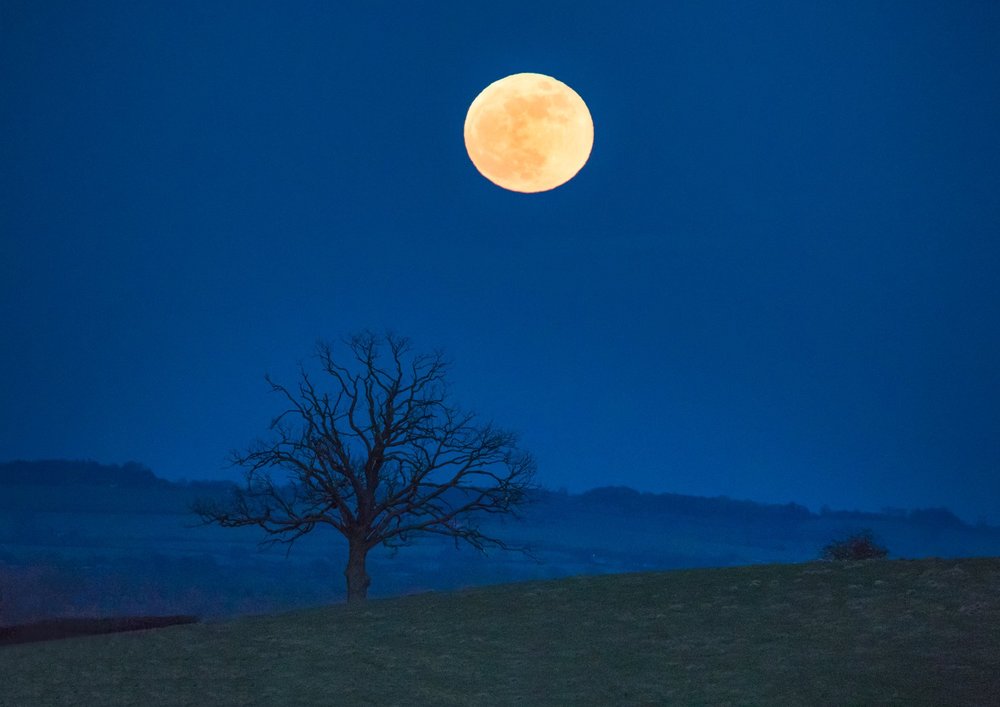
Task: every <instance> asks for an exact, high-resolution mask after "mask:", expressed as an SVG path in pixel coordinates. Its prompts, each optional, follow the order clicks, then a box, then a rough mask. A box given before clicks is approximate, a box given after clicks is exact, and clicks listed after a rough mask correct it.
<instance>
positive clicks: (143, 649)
mask: <svg viewBox="0 0 1000 707" xmlns="http://www.w3.org/2000/svg"><path fill="white" fill-rule="evenodd" d="M998 627H1000V558H980V559H963V560H933V559H932V560H879V561H869V562H862V563H845V564H834V563H818V562H814V563H806V564H795V565H757V566H751V567H736V568H725V569H710V570H683V571H672V572H657V573H643V574H626V575H604V576H598V577H574V578H569V579H560V580H554V581H544V582H528V583H521V584H509V585H499V586H492V587H481V588H477V589H470V590H464V591H459V592H453V593H443V594H424V595H416V596H410V597H401V598H395V599H384V600H376V601H370V602H368V603H367V604H365V605H363V606H361V607H358V608H355V607H350V608H349V607H346V606H343V605H340V606H331V607H327V608H322V609H313V610H309V611H299V612H294V613H288V614H279V615H269V616H258V617H247V618H242V619H238V620H233V621H229V622H225V623H217V624H195V625H188V626H176V627H170V628H165V629H159V630H155V631H148V632H139V633H125V634H114V635H108V636H93V637H86V638H73V639H67V640H62V641H53V642H48V643H36V644H26V645H19V646H9V647H4V648H0V704H3V705H18V706H21V705H138V704H142V705H249V704H261V705H277V704H283V705H284V704H287V705H355V704H357V705H369V704H370V705H406V706H407V707H410V706H415V705H478V704H482V705H507V704H523V705H549V704H551V705H712V706H713V707H720V706H722V705H809V706H810V707H812V706H820V705H838V706H841V705H865V706H868V705H907V706H917V705H934V706H935V707H938V706H940V705H997V704H1000V630H998Z"/></svg>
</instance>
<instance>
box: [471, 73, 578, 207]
mask: <svg viewBox="0 0 1000 707" xmlns="http://www.w3.org/2000/svg"><path fill="white" fill-rule="evenodd" d="M593 145H594V121H593V120H592V119H591V117H590V111H589V110H587V104H586V103H584V102H583V99H582V98H580V96H579V95H578V94H577V92H576V91H574V90H573V89H572V88H570V87H569V86H567V85H566V84H564V83H563V82H562V81H558V80H556V79H554V78H552V77H551V76H546V75H544V74H513V75H511V76H508V77H506V78H503V79H500V80H499V81H494V82H493V83H491V84H490V85H489V86H487V87H486V88H485V89H483V92H482V93H480V94H479V95H478V96H476V100H474V101H473V102H472V105H471V106H469V113H468V115H466V116H465V149H466V150H467V151H468V152H469V158H470V159H471V160H472V164H474V165H475V166H476V169H478V170H479V172H480V173H481V174H482V175H483V176H484V177H486V178H487V179H489V180H490V181H491V182H493V183H494V184H496V185H497V186H500V187H503V188H504V189H509V190H511V191H517V192H525V193H533V192H539V191H548V190H550V189H555V188H556V187H558V186H560V185H562V184H565V183H566V182H568V181H569V180H570V179H572V178H573V177H574V176H575V175H576V173H577V172H579V171H580V168H581V167H583V165H584V164H586V162H587V158H588V157H590V150H591V148H592V147H593Z"/></svg>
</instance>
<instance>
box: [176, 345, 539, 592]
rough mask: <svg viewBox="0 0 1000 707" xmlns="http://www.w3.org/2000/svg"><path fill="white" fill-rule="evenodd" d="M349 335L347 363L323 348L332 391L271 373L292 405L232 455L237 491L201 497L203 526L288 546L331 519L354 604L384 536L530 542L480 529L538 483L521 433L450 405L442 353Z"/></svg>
mask: <svg viewBox="0 0 1000 707" xmlns="http://www.w3.org/2000/svg"><path fill="white" fill-rule="evenodd" d="M345 344H346V346H347V351H346V352H345V357H346V359H347V360H346V361H345V360H343V359H342V358H341V357H340V355H339V353H337V354H335V352H334V350H333V347H332V346H330V345H329V344H327V343H324V342H320V343H318V344H317V347H316V352H317V356H318V358H319V361H320V364H321V367H322V371H323V373H324V374H325V377H326V379H327V381H326V382H327V383H328V384H329V385H330V388H331V391H330V392H325V391H322V390H321V389H320V388H319V387H317V386H316V385H315V384H314V382H313V379H312V378H311V377H310V375H309V374H308V373H307V372H306V370H305V369H304V368H302V369H301V371H300V380H299V383H298V388H297V390H291V389H289V388H286V387H285V386H283V385H280V384H278V383H275V382H274V381H273V380H272V379H271V378H270V376H268V377H267V378H266V379H267V381H268V383H269V384H270V385H271V388H272V390H273V391H275V392H277V393H279V394H280V395H281V396H282V397H283V398H284V399H285V400H286V402H287V403H288V404H289V407H288V409H286V410H285V411H284V412H282V413H281V414H280V415H278V416H277V417H276V418H275V419H274V420H273V421H272V422H271V431H272V432H273V435H272V439H271V440H270V441H264V440H261V441H258V442H257V443H256V444H254V445H253V446H251V447H250V448H249V449H248V450H247V451H246V452H243V453H239V452H236V453H234V454H233V462H234V464H235V465H238V466H242V467H244V468H245V469H246V472H245V484H244V485H243V486H241V487H238V488H237V489H236V490H235V491H234V493H233V496H232V498H231V499H229V500H228V501H227V502H220V501H212V500H201V501H198V502H197V503H195V505H194V511H195V512H196V513H197V514H198V515H199V516H200V517H201V518H202V520H203V521H204V522H205V523H216V524H219V525H221V526H223V527H241V526H259V527H260V528H263V529H264V530H265V531H266V532H267V533H268V535H269V536H270V537H269V538H267V539H266V540H265V541H264V542H265V543H287V544H288V545H289V550H290V549H291V547H290V546H291V544H293V543H294V542H295V541H296V540H297V539H298V538H300V537H302V536H303V535H305V534H306V533H309V532H312V531H313V530H315V529H316V528H317V527H318V526H320V525H328V526H330V527H331V528H333V529H335V530H336V531H338V532H339V533H341V534H342V535H343V536H344V537H345V538H346V539H347V542H348V559H347V568H346V570H345V572H344V574H345V576H346V578H347V601H348V603H352V602H356V601H361V600H364V599H365V598H366V596H367V592H368V586H369V584H370V581H371V580H370V578H369V576H368V573H367V571H366V569H365V561H366V557H367V555H368V552H369V551H370V550H371V549H372V548H374V547H376V546H378V545H380V544H381V545H386V546H388V547H393V548H396V547H400V546H404V545H407V544H409V542H410V541H411V540H412V539H413V538H414V537H415V536H417V535H419V534H437V535H445V536H449V537H453V538H454V539H455V544H456V545H458V543H459V540H464V541H465V542H467V543H469V544H471V545H472V546H474V547H475V548H476V549H478V550H480V551H482V552H485V550H486V548H487V547H498V548H501V549H505V550H521V551H526V549H525V548H515V547H511V546H509V545H507V544H506V543H505V542H503V541H502V540H500V539H498V538H493V537H490V536H488V535H485V534H484V533H483V532H482V531H481V530H480V528H479V522H480V521H481V520H482V519H483V518H484V517H485V514H495V513H513V512H515V510H516V507H517V506H518V505H519V504H522V503H524V502H525V501H526V500H527V493H526V492H527V491H528V490H529V489H531V488H533V485H532V482H533V478H534V474H535V462H534V459H533V458H532V457H531V455H530V454H528V453H526V452H524V451H522V450H521V449H519V448H518V446H517V437H516V435H515V434H514V433H513V432H510V431H507V430H504V429H500V428H498V427H496V426H494V425H493V424H492V422H485V423H484V422H479V421H478V420H477V418H476V415H475V414H474V413H471V412H465V411H462V410H461V409H459V408H458V407H456V406H455V405H454V404H453V403H451V402H450V400H449V397H448V392H447V389H446V380H445V378H446V372H447V368H448V363H447V361H446V360H445V358H444V357H443V355H442V354H441V353H440V352H435V353H430V354H415V353H414V352H413V351H412V348H411V345H410V342H409V340H408V339H406V338H405V337H400V336H397V335H394V334H392V333H388V334H385V335H384V336H378V335H375V334H373V333H371V332H368V331H366V332H362V333H360V334H356V335H354V336H353V337H351V338H350V339H348V340H347V341H346V342H345ZM273 471H280V472H281V473H283V474H284V476H285V480H284V483H282V482H281V481H279V480H276V479H275V478H274V477H273V476H272V472H273Z"/></svg>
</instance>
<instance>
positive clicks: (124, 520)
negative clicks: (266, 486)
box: [0, 467, 1000, 625]
mask: <svg viewBox="0 0 1000 707" xmlns="http://www.w3.org/2000/svg"><path fill="white" fill-rule="evenodd" d="M101 468H106V467H101ZM29 480H30V479H29ZM128 480H129V477H126V478H125V479H124V481H128ZM139 482H142V483H144V484H146V485H145V486H143V485H141V484H140V483H139ZM222 492H223V489H222V487H217V486H212V485H202V486H199V485H191V486H185V485H181V484H171V483H169V482H165V481H163V480H160V479H156V478H155V477H153V476H152V475H151V474H150V475H149V479H144V478H139V479H138V481H136V483H135V485H133V486H129V485H127V484H124V483H117V484H114V483H111V482H104V483H102V484H100V485H98V484H91V485H81V484H76V485H63V486H45V485H33V484H30V483H28V484H25V483H21V484H19V485H7V486H3V487H2V488H0V595H2V596H0V625H11V624H16V623H25V622H29V621H35V620H39V619H47V618H55V617H73V616H77V617H79V616H88V617H89V616H96V617H106V616H118V615H154V614H159V615H166V614H195V615H198V616H200V617H202V618H205V619H217V618H223V617H232V616H237V615H241V614H251V613H264V612H273V611H281V610H289V609H294V608H303V607H309V606H318V605H323V604H329V603H332V602H336V601H340V600H342V599H343V596H344V578H343V563H344V561H345V558H346V548H345V546H344V543H343V541H342V539H341V538H340V537H339V536H338V535H337V534H336V533H334V532H331V531H328V532H323V531H324V530H326V529H325V528H320V529H319V530H317V532H315V533H313V534H312V535H310V536H307V537H305V538H303V539H302V540H300V541H299V543H297V544H296V546H295V547H294V548H293V549H292V552H291V554H290V555H289V556H288V557H287V558H286V557H285V548H283V547H277V548H271V549H269V550H267V551H264V552H261V551H260V550H259V548H258V545H257V544H258V541H259V540H260V539H261V538H262V535H261V532H260V531H258V530H256V529H252V528H247V529H223V528H218V527H214V526H208V527H206V526H197V525H196V523H197V519H196V518H195V517H194V516H193V515H191V514H190V513H189V512H188V508H189V506H190V503H191V502H192V501H193V500H194V499H195V498H198V497H199V496H204V495H206V494H217V493H222ZM490 521H491V523H490V526H488V527H490V531H491V532H492V533H493V534H495V535H496V536H497V537H501V538H503V539H505V540H507V541H509V542H511V543H514V544H530V545H533V546H534V547H535V551H534V554H535V557H536V558H537V560H538V561H535V560H532V559H531V558H529V557H526V556H524V555H521V554H517V553H505V552H500V551H496V552H491V554H490V555H489V556H487V557H484V556H482V555H480V554H478V553H476V552H475V551H474V550H473V549H472V548H470V547H467V546H462V547H461V549H456V548H455V546H454V543H451V542H448V541H447V540H444V539H439V538H430V539H425V540H422V541H420V542H418V543H417V544H415V545H414V546H412V547H409V548H403V549H401V550H400V551H399V552H398V554H397V555H396V556H395V557H392V556H391V555H390V553H389V552H388V551H386V550H384V549H377V550H375V551H373V553H372V554H371V555H370V557H369V574H370V575H371V576H372V586H371V596H373V597H386V596H398V595H404V594H410V593H419V592H425V591H428V590H435V591H446V590H451V589H458V588H462V587H468V586H481V585H488V584H495V583H501V582H514V581H524V580H534V579H551V578H558V577H567V576H573V575H581V574H610V573H621V572H635V571H644V570H665V569H676V568H693V567H713V566H714V567H725V566H737V565H747V564H756V563H779V562H781V563H784V562H803V561H807V560H811V559H814V558H815V557H816V556H817V552H818V551H819V549H820V548H821V547H822V546H823V545H825V544H826V543H827V542H829V541H830V540H831V539H833V538H835V537H837V536H839V535H843V534H845V533H847V532H852V531H856V530H858V529H860V528H866V527H867V528H872V529H873V530H874V531H875V534H876V536H877V537H878V538H879V539H880V540H881V541H882V542H883V543H884V544H885V545H887V546H888V547H889V549H890V551H891V556H892V557H897V558H899V557H927V556H940V557H957V556H989V555H993V556H996V555H1000V529H997V528H990V527H986V526H983V527H972V526H968V525H965V524H962V523H961V522H960V521H958V519H956V518H954V516H951V515H950V514H948V513H947V512H946V511H943V510H930V511H919V512H911V513H907V512H904V511H897V512H890V513H884V514H858V513H837V512H829V513H825V514H816V513H810V512H809V511H808V510H807V509H805V508H803V507H802V506H796V505H794V504H787V505H783V506H768V505H762V504H755V503H750V502H745V501H733V500H730V499H724V498H716V499H710V498H697V497H687V496H677V495H671V494H661V495H653V494H639V493H637V492H635V491H632V490H631V489H621V488H618V489H616V488H608V489H597V490H594V491H590V492H587V493H585V494H579V495H577V494H564V493H556V492H546V491H543V492H539V493H538V494H536V496H535V497H534V502H533V503H532V504H531V505H529V506H528V507H527V508H526V509H525V512H524V517H523V519H520V520H518V519H513V518H508V519H502V520H501V521H499V522H498V521H497V519H495V518H491V519H490Z"/></svg>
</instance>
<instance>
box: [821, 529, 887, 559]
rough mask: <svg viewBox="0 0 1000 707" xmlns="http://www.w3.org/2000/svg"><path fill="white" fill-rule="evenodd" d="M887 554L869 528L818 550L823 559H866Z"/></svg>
mask: <svg viewBox="0 0 1000 707" xmlns="http://www.w3.org/2000/svg"><path fill="white" fill-rule="evenodd" d="M888 554H889V551H888V550H887V549H885V548H884V547H881V546H880V545H878V544H877V543H876V542H875V538H874V537H873V535H872V531H870V530H862V531H860V532H858V533H855V534H853V535H851V536H850V537H847V538H844V539H843V540H835V541H834V542H832V543H830V544H829V545H827V546H826V547H824V548H823V549H822V550H821V551H820V557H821V558H823V559H824V560H868V559H873V558H880V557H885V556H886V555H888Z"/></svg>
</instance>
